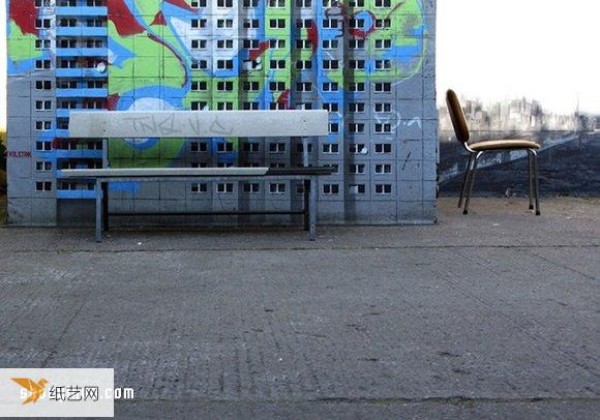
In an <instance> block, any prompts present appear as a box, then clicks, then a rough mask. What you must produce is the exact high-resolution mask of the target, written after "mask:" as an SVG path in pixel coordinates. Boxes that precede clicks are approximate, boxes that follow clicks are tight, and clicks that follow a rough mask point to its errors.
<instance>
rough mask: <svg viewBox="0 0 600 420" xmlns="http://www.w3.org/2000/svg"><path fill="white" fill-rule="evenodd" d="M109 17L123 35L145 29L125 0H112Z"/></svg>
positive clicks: (137, 32)
mask: <svg viewBox="0 0 600 420" xmlns="http://www.w3.org/2000/svg"><path fill="white" fill-rule="evenodd" d="M108 18H109V19H110V20H111V21H112V22H113V23H114V24H115V28H116V29H117V32H118V33H119V35H121V36H129V35H135V34H141V33H143V32H144V31H145V29H144V27H142V26H141V25H140V24H139V23H138V21H137V19H136V18H135V16H133V14H131V10H129V8H128V7H127V5H126V4H125V0H110V2H109V8H108Z"/></svg>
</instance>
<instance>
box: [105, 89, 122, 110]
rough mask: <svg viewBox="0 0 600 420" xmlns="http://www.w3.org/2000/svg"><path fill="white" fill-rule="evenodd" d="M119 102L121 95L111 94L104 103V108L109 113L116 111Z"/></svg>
mask: <svg viewBox="0 0 600 420" xmlns="http://www.w3.org/2000/svg"><path fill="white" fill-rule="evenodd" d="M120 100H121V95H119V94H118V93H113V94H112V95H110V96H109V97H108V99H107V101H106V108H107V109H108V110H109V111H116V109H117V105H119V101H120Z"/></svg>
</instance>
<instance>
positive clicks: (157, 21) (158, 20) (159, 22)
mask: <svg viewBox="0 0 600 420" xmlns="http://www.w3.org/2000/svg"><path fill="white" fill-rule="evenodd" d="M151 25H156V26H167V20H166V19H165V15H163V12H158V13H157V14H156V16H154V20H153V21H152V24H151Z"/></svg>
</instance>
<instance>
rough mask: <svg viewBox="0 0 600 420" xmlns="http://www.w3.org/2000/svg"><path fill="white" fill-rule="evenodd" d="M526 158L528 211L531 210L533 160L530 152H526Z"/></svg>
mask: <svg viewBox="0 0 600 420" xmlns="http://www.w3.org/2000/svg"><path fill="white" fill-rule="evenodd" d="M527 158H528V161H529V172H528V174H529V210H533V159H534V154H533V151H532V150H527Z"/></svg>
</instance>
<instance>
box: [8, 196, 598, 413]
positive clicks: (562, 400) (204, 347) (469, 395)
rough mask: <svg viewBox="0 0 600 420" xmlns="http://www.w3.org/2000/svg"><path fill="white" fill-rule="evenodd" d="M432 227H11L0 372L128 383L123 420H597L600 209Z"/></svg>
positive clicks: (494, 211) (492, 210) (510, 209)
mask: <svg viewBox="0 0 600 420" xmlns="http://www.w3.org/2000/svg"><path fill="white" fill-rule="evenodd" d="M439 206H440V209H439V223H438V224H437V225H435V226H419V227H417V226H405V227H325V228H322V229H321V230H320V232H319V236H320V237H319V239H318V241H316V242H309V241H307V240H306V237H305V235H304V232H302V231H300V230H294V229H291V230H290V229H283V230H275V231H269V232H261V231H253V232H237V231H232V230H229V231H224V232H223V231H219V232H217V231H196V232H190V231H187V232H156V231H145V232H143V233H139V232H133V231H117V232H114V233H113V234H112V235H111V237H109V238H108V239H107V240H106V241H105V242H103V243H101V244H96V243H94V242H93V241H92V240H91V239H92V230H91V229H83V230H73V229H69V230H60V229H16V228H4V229H0V255H1V257H0V258H1V264H0V279H1V280H0V301H1V302H2V305H0V319H1V320H2V321H1V323H0V326H1V335H0V337H1V338H0V340H1V342H0V365H1V366H3V367H113V368H115V376H116V377H115V382H116V384H117V386H127V387H132V388H134V389H135V391H136V399H135V401H132V402H118V403H117V405H116V414H117V418H160V419H166V418H191V419H197V418H311V419H313V418H327V419H329V418H344V419H346V418H369V419H372V418H511V419H515V418H516V419H518V418H525V419H529V418H544V419H546V418H565V419H571V418H576V419H596V418H598V415H599V413H600V200H598V199H596V200H583V199H571V198H561V199H544V200H543V201H542V212H543V215H542V216H541V217H536V216H534V215H532V214H531V213H529V212H528V211H527V210H526V208H527V205H526V203H525V202H524V201H522V200H515V199H511V200H501V199H475V200H474V201H473V202H472V207H471V209H472V213H471V214H470V215H469V216H463V215H461V214H460V212H459V211H458V209H456V208H455V199H451V200H450V199H441V200H440V203H439Z"/></svg>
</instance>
